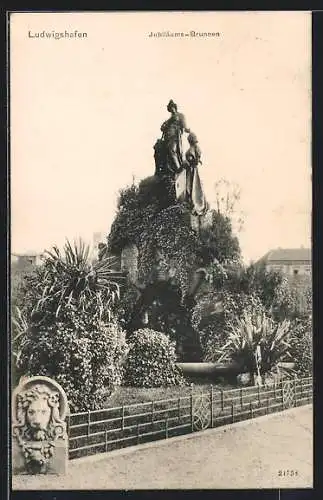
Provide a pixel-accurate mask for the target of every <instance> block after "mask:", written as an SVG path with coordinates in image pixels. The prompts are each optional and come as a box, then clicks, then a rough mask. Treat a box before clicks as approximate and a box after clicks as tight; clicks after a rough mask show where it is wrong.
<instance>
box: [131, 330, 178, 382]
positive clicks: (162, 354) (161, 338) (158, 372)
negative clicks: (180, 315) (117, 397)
mask: <svg viewBox="0 0 323 500" xmlns="http://www.w3.org/2000/svg"><path fill="white" fill-rule="evenodd" d="M129 343H130V346H129V353H128V357H127V361H126V367H125V378H124V381H125V384H126V385H131V386H135V387H162V386H170V385H178V384H181V383H183V382H184V379H183V378H182V376H181V374H180V372H179V370H178V369H177V367H176V364H175V363H176V354H175V343H174V342H171V341H170V339H169V338H168V337H167V336H166V335H164V334H163V333H160V332H156V331H154V330H150V329H149V328H144V329H142V330H138V331H136V332H135V333H133V334H132V336H131V338H130V340H129Z"/></svg>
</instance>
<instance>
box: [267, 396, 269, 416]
mask: <svg viewBox="0 0 323 500" xmlns="http://www.w3.org/2000/svg"><path fill="white" fill-rule="evenodd" d="M268 413H269V398H267V415H268Z"/></svg>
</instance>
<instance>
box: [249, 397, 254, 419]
mask: <svg viewBox="0 0 323 500" xmlns="http://www.w3.org/2000/svg"><path fill="white" fill-rule="evenodd" d="M249 406H250V418H253V408H252V401H250V403H249Z"/></svg>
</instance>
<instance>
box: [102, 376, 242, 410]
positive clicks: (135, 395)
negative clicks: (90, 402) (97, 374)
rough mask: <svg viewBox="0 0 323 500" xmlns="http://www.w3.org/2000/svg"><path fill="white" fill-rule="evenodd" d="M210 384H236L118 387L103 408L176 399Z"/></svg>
mask: <svg viewBox="0 0 323 500" xmlns="http://www.w3.org/2000/svg"><path fill="white" fill-rule="evenodd" d="M211 384H212V385H213V389H214V391H216V390H229V389H235V388H236V386H234V385H232V384H231V385H230V384H226V383H214V382H211V381H205V382H204V383H201V382H199V383H193V384H192V386H191V385H190V384H189V383H188V385H185V386H171V387H153V388H141V387H140V388H139V387H124V386H122V387H119V388H118V389H117V390H116V392H115V393H114V394H113V395H112V396H110V397H109V398H107V399H106V401H105V405H104V407H105V408H114V407H118V406H122V405H131V404H136V403H146V402H148V401H156V400H162V399H178V398H179V397H182V396H189V395H190V394H191V391H192V389H193V391H194V392H206V391H208V390H210V386H211Z"/></svg>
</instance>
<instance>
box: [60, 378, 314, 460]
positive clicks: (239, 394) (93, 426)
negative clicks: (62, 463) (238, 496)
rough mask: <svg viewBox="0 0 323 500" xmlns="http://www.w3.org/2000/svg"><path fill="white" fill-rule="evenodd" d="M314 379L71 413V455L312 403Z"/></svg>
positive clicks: (82, 454)
mask: <svg viewBox="0 0 323 500" xmlns="http://www.w3.org/2000/svg"><path fill="white" fill-rule="evenodd" d="M312 386H313V380H312V377H307V378H302V379H298V378H295V379H293V380H290V379H283V380H280V381H278V382H276V383H274V384H273V385H272V386H265V387H241V388H239V389H231V390H226V391H222V390H219V389H215V388H214V387H213V386H211V387H210V389H209V390H208V391H203V392H194V389H193V390H192V391H191V394H190V395H187V396H181V397H179V398H174V399H164V400H156V401H150V402H146V403H138V404H131V405H124V406H119V407H117V408H106V409H104V410H95V411H88V412H82V413H74V414H71V415H70V416H69V418H68V433H69V457H70V459H73V458H79V457H82V456H86V455H92V454H94V453H101V452H107V451H112V450H115V449H119V448H123V447H126V446H133V445H135V444H139V443H145V442H149V441H154V440H158V439H167V438H170V437H173V436H179V435H183V434H187V433H192V432H198V431H201V430H205V429H208V428H214V427H219V426H221V425H225V424H228V423H233V422H238V421H241V420H247V419H250V418H255V417H258V416H261V415H266V414H269V413H274V412H277V411H282V410H285V409H288V408H292V407H295V406H301V405H304V404H309V403H311V402H312V397H313V396H312V390H313V389H312Z"/></svg>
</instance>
